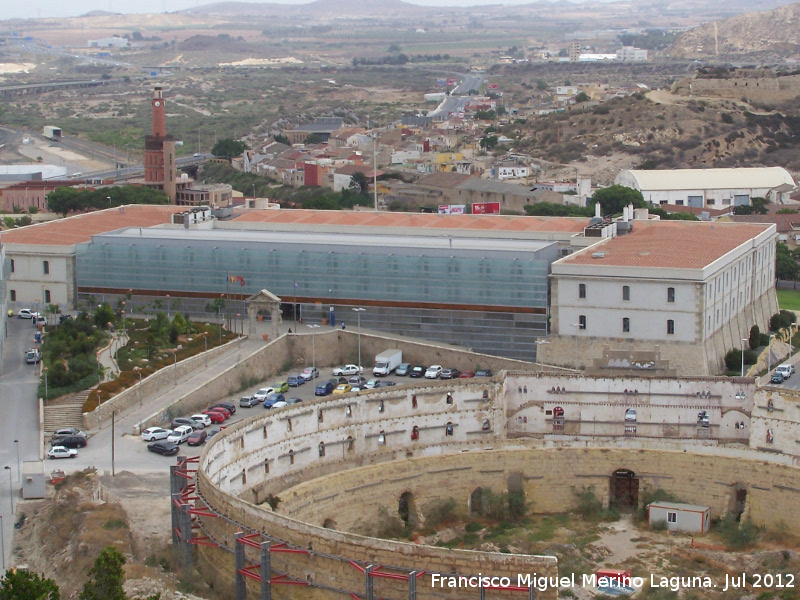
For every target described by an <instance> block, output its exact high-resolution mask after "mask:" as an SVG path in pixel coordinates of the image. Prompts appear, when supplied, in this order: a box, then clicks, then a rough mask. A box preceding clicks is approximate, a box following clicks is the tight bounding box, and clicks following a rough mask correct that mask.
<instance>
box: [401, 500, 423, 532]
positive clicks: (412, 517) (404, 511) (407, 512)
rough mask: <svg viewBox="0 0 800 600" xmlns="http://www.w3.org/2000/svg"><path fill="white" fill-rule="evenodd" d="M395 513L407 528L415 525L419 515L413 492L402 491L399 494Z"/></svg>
mask: <svg viewBox="0 0 800 600" xmlns="http://www.w3.org/2000/svg"><path fill="white" fill-rule="evenodd" d="M397 515H398V516H399V517H400V520H401V521H402V522H403V524H404V525H405V526H406V527H408V528H409V529H413V528H414V527H416V526H417V523H418V522H419V517H418V515H417V502H416V500H414V494H412V493H411V492H403V493H402V494H400V499H399V500H398V502H397Z"/></svg>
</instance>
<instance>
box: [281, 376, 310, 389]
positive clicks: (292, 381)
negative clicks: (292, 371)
mask: <svg viewBox="0 0 800 600" xmlns="http://www.w3.org/2000/svg"><path fill="white" fill-rule="evenodd" d="M286 382H287V383H288V384H289V387H297V386H298V385H303V384H304V383H305V382H306V378H305V377H303V376H302V375H289V377H288V379H287V380H286Z"/></svg>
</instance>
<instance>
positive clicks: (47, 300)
mask: <svg viewBox="0 0 800 600" xmlns="http://www.w3.org/2000/svg"><path fill="white" fill-rule="evenodd" d="M44 302H45V304H50V290H45V291H44Z"/></svg>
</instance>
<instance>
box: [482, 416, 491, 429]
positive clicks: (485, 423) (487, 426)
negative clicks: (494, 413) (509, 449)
mask: <svg viewBox="0 0 800 600" xmlns="http://www.w3.org/2000/svg"><path fill="white" fill-rule="evenodd" d="M491 428H492V424H491V423H490V422H489V419H484V420H483V424H482V425H481V430H482V431H489V430H490V429H491Z"/></svg>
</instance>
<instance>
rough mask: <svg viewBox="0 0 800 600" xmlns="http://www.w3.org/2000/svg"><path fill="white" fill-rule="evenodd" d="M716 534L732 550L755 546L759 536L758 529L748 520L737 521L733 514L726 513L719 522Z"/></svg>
mask: <svg viewBox="0 0 800 600" xmlns="http://www.w3.org/2000/svg"><path fill="white" fill-rule="evenodd" d="M717 532H718V533H719V535H720V536H721V537H722V539H723V540H725V544H726V545H727V546H728V547H729V548H732V549H734V550H739V549H742V548H749V547H751V546H753V545H755V543H756V542H757V541H758V537H759V535H760V532H759V529H758V527H757V526H756V525H754V524H753V523H752V521H750V519H746V520H744V521H741V522H740V521H737V520H736V516H735V515H734V514H733V513H728V514H726V515H725V516H724V517H723V518H722V519H720V520H719V522H718V523H717Z"/></svg>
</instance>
